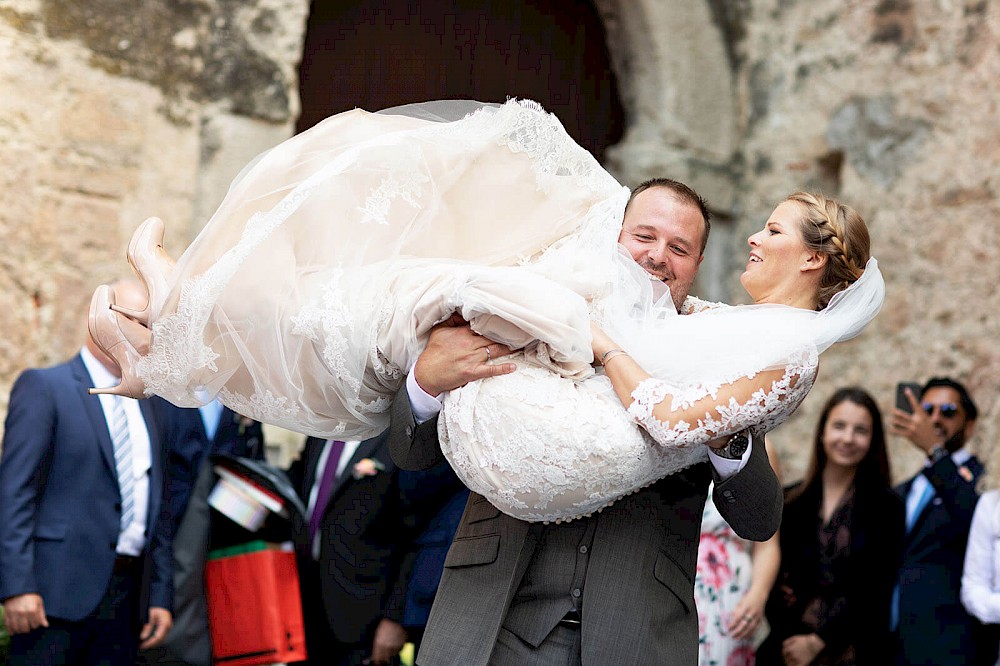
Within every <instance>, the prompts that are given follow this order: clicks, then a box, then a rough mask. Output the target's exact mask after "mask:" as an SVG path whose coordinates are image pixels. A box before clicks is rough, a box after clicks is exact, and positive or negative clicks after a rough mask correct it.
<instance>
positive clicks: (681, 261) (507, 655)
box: [390, 179, 782, 666]
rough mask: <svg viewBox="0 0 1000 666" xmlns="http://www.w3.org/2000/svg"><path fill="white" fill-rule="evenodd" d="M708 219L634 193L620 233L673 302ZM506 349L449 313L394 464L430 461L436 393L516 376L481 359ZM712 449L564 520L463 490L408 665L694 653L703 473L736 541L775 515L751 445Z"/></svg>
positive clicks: (768, 475) (771, 477)
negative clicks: (542, 519) (702, 458)
mask: <svg viewBox="0 0 1000 666" xmlns="http://www.w3.org/2000/svg"><path fill="white" fill-rule="evenodd" d="M708 227H709V225H708V211H707V209H706V207H705V204H704V201H702V200H701V198H700V197H699V196H698V195H697V194H696V193H695V192H694V191H692V190H691V189H690V188H688V187H686V186H684V185H683V184H681V183H677V182H676V181H671V180H666V179H659V180H655V181H650V182H647V183H644V184H643V185H641V186H639V187H638V188H636V189H635V190H634V191H633V193H632V198H631V200H630V201H629V204H628V206H627V208H626V213H625V221H624V225H623V228H622V234H621V237H620V239H619V242H620V243H621V244H622V245H623V246H625V248H626V249H627V250H628V251H629V252H630V254H631V255H632V258H633V259H634V260H635V261H636V262H637V263H639V264H640V265H641V266H643V268H645V269H646V270H647V272H649V273H650V274H652V275H654V276H655V277H657V278H659V279H660V280H662V281H663V282H665V283H666V284H667V285H668V286H669V287H670V292H671V296H672V297H673V299H674V303H675V305H676V306H677V308H678V310H679V311H681V312H685V311H686V307H687V306H686V299H687V295H688V291H689V289H690V287H691V283H692V282H693V281H694V277H695V275H696V274H697V270H698V266H699V264H700V263H701V259H702V257H703V253H704V249H705V243H706V242H707V239H708ZM508 352H509V349H507V348H505V347H503V346H502V345H499V344H496V343H490V341H489V340H485V339H484V338H481V337H478V336H476V335H475V334H474V333H473V332H472V331H471V330H470V329H469V327H468V326H466V325H463V324H462V322H460V321H458V320H456V319H454V318H453V319H452V320H450V321H448V322H446V323H445V324H443V325H440V326H438V327H437V328H436V329H435V330H434V331H433V332H432V334H431V337H430V339H429V341H428V344H427V347H426V349H425V351H424V352H423V354H421V356H420V357H419V358H418V359H417V362H416V365H415V366H414V369H413V371H412V372H411V373H410V375H409V376H408V377H407V384H406V387H407V390H406V391H403V392H401V393H400V395H399V396H397V398H396V400H395V402H394V404H393V418H392V423H391V427H390V445H391V447H392V453H393V457H394V459H395V460H396V462H397V463H398V464H399V465H400V466H401V467H403V468H405V469H425V468H428V467H430V466H432V465H434V464H437V463H438V462H439V461H440V460H441V452H440V447H439V445H438V442H437V415H436V413H437V410H438V409H440V403H439V402H438V400H437V396H438V395H440V393H442V392H444V391H447V390H451V389H453V388H456V387H458V386H461V385H463V384H465V383H466V382H469V381H472V380H474V379H479V378H483V377H487V376H494V375H496V374H501V373H504V372H510V371H513V370H514V369H515V368H514V367H513V364H509V363H508V364H497V365H490V364H488V363H487V361H488V360H490V359H491V358H497V357H499V356H501V355H503V354H505V353H508ZM714 445H715V446H719V447H720V448H719V449H717V450H716V452H715V453H714V454H711V455H710V460H711V462H710V463H702V464H699V465H695V466H693V467H691V468H689V469H687V470H684V471H682V472H678V473H676V474H673V475H671V476H669V477H667V478H665V479H663V480H661V481H659V482H658V483H655V484H653V485H651V486H649V487H647V488H645V489H643V490H641V491H639V492H637V493H634V494H632V495H629V496H627V497H625V498H623V499H621V500H619V501H618V502H616V503H615V504H613V505H612V506H610V507H608V508H606V509H604V510H603V511H602V512H601V513H599V514H597V515H594V516H592V517H587V518H580V519H577V520H574V521H571V522H569V523H563V524H558V525H543V524H529V523H526V522H523V521H519V520H516V519H514V518H511V517H510V516H507V515H505V514H502V513H500V511H498V510H497V509H496V508H495V507H493V506H492V505H491V504H489V502H487V501H486V499H485V498H483V497H482V496H480V495H477V494H475V493H472V494H471V495H470V497H469V501H468V504H467V506H466V508H465V513H464V515H463V516H462V521H461V524H460V526H459V528H458V532H457V534H456V536H455V540H454V543H453V544H452V546H451V549H450V551H449V552H448V557H447V560H446V562H445V572H444V575H443V577H442V580H441V585H440V587H439V588H438V593H437V598H436V599H435V601H434V606H433V608H432V610H431V616H430V620H429V622H428V625H427V630H426V633H425V635H424V641H423V645H422V647H421V650H420V653H419V654H418V655H417V663H418V664H421V665H422V666H436V665H438V664H463V665H469V666H480V665H485V664H497V665H507V664H510V665H514V664H517V665H518V666H522V665H523V664H566V663H582V664H586V665H588V666H589V665H594V666H597V665H601V666H603V665H604V664H630V665H638V664H650V665H660V664H695V663H697V659H698V618H697V612H696V609H695V606H694V584H693V580H694V572H695V566H696V562H697V552H698V541H699V533H700V528H701V516H702V510H703V508H704V504H705V501H706V498H707V495H708V488H709V483H710V482H711V481H712V480H713V479H714V480H715V490H714V493H713V497H714V499H715V502H716V505H717V506H718V508H719V511H720V512H721V513H722V515H723V517H725V518H726V519H727V520H728V522H729V523H730V524H731V525H732V526H733V529H734V530H735V531H736V532H737V534H739V535H740V536H743V537H744V538H748V539H753V540H757V541H763V540H766V539H768V538H769V537H770V536H771V535H773V534H774V533H775V531H776V530H777V527H778V523H779V521H780V518H781V509H782V495H781V486H780V484H779V482H778V479H777V477H776V476H775V474H774V472H773V470H771V467H770V465H769V464H768V461H767V455H766V453H765V450H764V443H763V440H762V439H761V440H754V441H752V442H750V441H749V440H748V438H746V437H742V438H734V439H733V440H732V441H730V442H716V443H714Z"/></svg>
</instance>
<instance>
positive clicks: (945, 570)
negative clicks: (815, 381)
mask: <svg viewBox="0 0 1000 666" xmlns="http://www.w3.org/2000/svg"><path fill="white" fill-rule="evenodd" d="M907 393H908V397H909V402H910V406H911V409H912V413H909V412H906V411H904V410H901V409H895V410H894V411H893V413H892V427H891V429H892V432H893V433H895V434H897V435H901V436H903V437H906V438H907V439H908V440H910V442H912V443H913V445H914V446H916V447H917V448H918V449H920V450H921V452H923V453H924V454H925V455H926V456H927V462H926V464H925V466H924V469H923V470H921V471H920V473H919V474H917V475H916V476H914V477H913V478H912V479H910V480H908V481H906V482H905V483H903V484H902V485H900V486H898V487H897V489H896V490H897V492H899V493H900V495H902V497H903V499H904V500H905V502H906V538H905V540H904V543H903V552H902V556H901V565H900V570H899V578H898V580H897V585H896V589H895V591H894V594H893V608H892V615H891V618H890V626H891V628H892V629H893V630H894V631H895V632H896V636H897V637H898V643H897V646H896V648H897V649H896V664H897V665H902V664H978V663H990V664H992V663H993V660H994V659H995V658H996V648H995V646H994V648H993V655H992V657H989V658H988V661H987V659H986V658H985V655H984V654H983V653H984V651H985V650H986V647H985V645H986V641H985V637H984V636H983V635H982V633H983V630H982V625H979V624H978V623H977V622H976V621H975V620H974V619H973V618H972V616H970V615H969V614H968V613H966V611H965V609H964V608H963V607H962V604H961V601H960V599H959V590H960V587H961V580H962V564H963V562H964V561H965V547H966V542H967V541H968V537H969V527H970V524H971V522H972V513H973V510H974V509H975V507H976V501H977V500H978V498H979V495H978V493H977V492H976V481H977V480H978V479H979V476H980V475H981V474H982V472H983V465H982V464H981V463H980V462H979V460H978V459H977V458H976V457H975V456H973V455H972V454H971V453H970V452H969V450H968V449H967V448H965V444H966V442H967V441H968V439H969V437H971V435H972V431H973V428H974V427H975V423H976V415H977V410H976V405H975V403H974V402H973V401H972V397H971V396H970V395H969V392H968V391H967V390H966V389H965V387H964V386H963V385H962V384H960V383H959V382H957V381H955V380H953V379H950V378H947V377H935V378H933V379H931V380H929V381H928V382H927V383H926V384H925V385H924V387H923V389H922V390H921V391H920V395H919V396H916V395H913V394H912V393H910V392H909V391H907Z"/></svg>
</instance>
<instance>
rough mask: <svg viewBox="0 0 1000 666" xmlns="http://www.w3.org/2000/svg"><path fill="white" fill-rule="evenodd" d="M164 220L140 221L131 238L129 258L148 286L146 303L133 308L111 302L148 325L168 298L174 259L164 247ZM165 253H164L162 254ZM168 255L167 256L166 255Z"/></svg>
mask: <svg viewBox="0 0 1000 666" xmlns="http://www.w3.org/2000/svg"><path fill="white" fill-rule="evenodd" d="M163 233H164V226H163V220H161V219H160V218H158V217H150V218H148V219H147V220H146V221H145V222H143V223H142V224H140V225H139V228H138V229H136V230H135V233H134V234H132V239H131V240H130V241H129V244H128V250H127V252H126V258H127V259H128V263H129V265H131V266H132V270H133V271H135V274H136V275H138V276H139V279H140V280H141V281H142V284H143V286H144V287H145V288H146V299H147V300H146V306H145V307H144V308H143V309H142V310H133V309H131V308H124V307H120V306H117V305H114V304H112V305H111V309H112V310H114V311H115V312H118V313H121V314H123V315H125V316H126V317H128V318H130V319H134V320H135V321H137V322H139V323H140V324H142V325H143V326H146V327H147V328H149V326H150V324H151V323H152V321H153V319H154V318H155V315H156V309H157V308H158V307H159V304H160V302H161V301H162V300H163V299H164V298H166V295H167V291H169V285H168V283H167V275H168V274H169V273H170V271H172V270H173V263H172V260H170V258H169V256H167V254H166V251H165V250H164V249H163ZM161 255H162V256H161ZM164 257H166V258H164Z"/></svg>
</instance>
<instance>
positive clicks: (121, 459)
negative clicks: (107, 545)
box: [110, 396, 135, 531]
mask: <svg viewBox="0 0 1000 666" xmlns="http://www.w3.org/2000/svg"><path fill="white" fill-rule="evenodd" d="M111 400H112V403H111V404H112V407H111V427H110V430H111V442H112V444H113V445H114V451H115V470H116V471H117V472H118V490H119V491H120V492H121V496H122V523H121V528H122V530H123V531H124V530H125V528H126V527H128V526H129V525H131V524H132V519H133V518H134V514H135V470H134V469H133V465H132V442H131V441H130V440H129V434H128V419H127V418H126V416H125V407H124V406H123V405H122V400H124V398H122V397H119V396H111Z"/></svg>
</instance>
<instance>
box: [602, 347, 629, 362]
mask: <svg viewBox="0 0 1000 666" xmlns="http://www.w3.org/2000/svg"><path fill="white" fill-rule="evenodd" d="M615 356H628V352H627V351H624V350H622V349H609V350H608V351H606V352H604V353H603V354H601V365H607V364H608V361H610V360H611V359H613V358H614V357H615Z"/></svg>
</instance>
